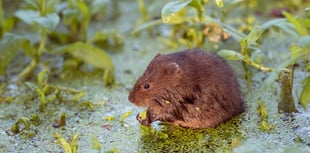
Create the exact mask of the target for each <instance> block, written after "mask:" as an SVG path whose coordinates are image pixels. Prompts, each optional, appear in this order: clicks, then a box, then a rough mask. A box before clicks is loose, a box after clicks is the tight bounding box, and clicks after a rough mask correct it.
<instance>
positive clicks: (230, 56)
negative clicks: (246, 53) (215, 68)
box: [217, 49, 243, 61]
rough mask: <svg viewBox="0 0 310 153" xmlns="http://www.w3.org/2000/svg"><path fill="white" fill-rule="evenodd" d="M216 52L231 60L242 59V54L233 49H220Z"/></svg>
mask: <svg viewBox="0 0 310 153" xmlns="http://www.w3.org/2000/svg"><path fill="white" fill-rule="evenodd" d="M217 54H218V55H219V56H221V57H223V58H225V59H228V60H233V61H236V60H242V59H243V56H242V55H241V54H240V53H238V52H236V51H233V50H227V49H222V50H220V51H219V52H218V53H217Z"/></svg>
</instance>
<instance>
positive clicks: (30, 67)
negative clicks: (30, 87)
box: [18, 59, 38, 80]
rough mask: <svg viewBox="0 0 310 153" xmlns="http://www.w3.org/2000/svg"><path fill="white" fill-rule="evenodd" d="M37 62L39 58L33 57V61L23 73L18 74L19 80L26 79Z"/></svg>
mask: <svg viewBox="0 0 310 153" xmlns="http://www.w3.org/2000/svg"><path fill="white" fill-rule="evenodd" d="M37 64H38V61H37V59H32V61H31V63H30V64H29V65H28V66H27V67H26V68H25V69H24V70H23V71H22V72H21V73H19V74H18V78H19V80H23V79H25V78H26V77H27V76H28V75H29V74H30V73H31V72H32V71H33V69H34V68H35V67H36V66H37Z"/></svg>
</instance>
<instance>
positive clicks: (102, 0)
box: [90, 0, 110, 15]
mask: <svg viewBox="0 0 310 153" xmlns="http://www.w3.org/2000/svg"><path fill="white" fill-rule="evenodd" d="M109 2H110V0H94V1H92V3H91V6H90V14H91V15H95V14H97V13H100V14H104V13H105V12H106V10H107V5H108V3H109Z"/></svg>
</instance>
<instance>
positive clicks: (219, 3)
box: [215, 0, 224, 7]
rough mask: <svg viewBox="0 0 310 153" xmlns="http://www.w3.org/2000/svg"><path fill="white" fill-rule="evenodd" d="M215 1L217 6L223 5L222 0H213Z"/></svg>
mask: <svg viewBox="0 0 310 153" xmlns="http://www.w3.org/2000/svg"><path fill="white" fill-rule="evenodd" d="M215 3H216V5H217V6H218V7H223V6H224V2H223V1H222V0H215Z"/></svg>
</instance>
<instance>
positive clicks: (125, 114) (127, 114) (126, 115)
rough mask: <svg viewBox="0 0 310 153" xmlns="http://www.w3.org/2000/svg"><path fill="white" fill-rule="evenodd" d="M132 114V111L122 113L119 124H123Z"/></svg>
mask: <svg viewBox="0 0 310 153" xmlns="http://www.w3.org/2000/svg"><path fill="white" fill-rule="evenodd" d="M132 113H133V111H129V112H126V113H124V114H123V115H122V116H121V117H120V119H119V121H120V122H124V121H125V119H126V118H127V117H128V116H129V115H131V114H132Z"/></svg>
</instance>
